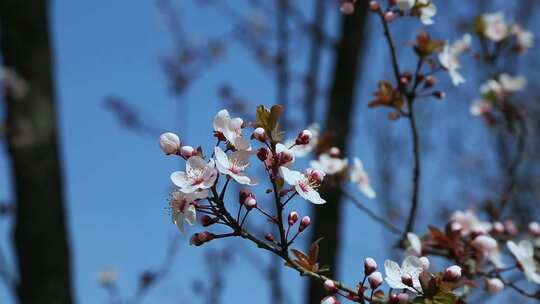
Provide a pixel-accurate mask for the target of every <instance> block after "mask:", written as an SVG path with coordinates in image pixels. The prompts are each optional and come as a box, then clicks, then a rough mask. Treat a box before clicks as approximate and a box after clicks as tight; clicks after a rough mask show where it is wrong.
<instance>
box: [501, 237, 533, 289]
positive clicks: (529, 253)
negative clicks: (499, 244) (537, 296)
mask: <svg viewBox="0 0 540 304" xmlns="http://www.w3.org/2000/svg"><path fill="white" fill-rule="evenodd" d="M506 246H507V247H508V250H510V252H511V253H512V255H513V256H514V258H515V259H516V261H517V263H518V265H519V267H520V268H521V269H522V270H523V274H524V275H525V278H526V279H527V280H529V281H531V282H534V283H536V284H540V274H538V272H537V270H538V268H537V265H536V261H535V260H534V247H533V245H532V243H531V242H530V241H527V240H523V241H521V242H519V243H518V244H516V243H514V242H513V241H508V242H507V243H506Z"/></svg>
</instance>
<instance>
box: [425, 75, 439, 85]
mask: <svg viewBox="0 0 540 304" xmlns="http://www.w3.org/2000/svg"><path fill="white" fill-rule="evenodd" d="M436 83H437V79H436V78H435V77H433V76H431V75H429V76H426V82H425V84H424V86H425V87H426V88H431V87H432V86H434V85H435V84H436Z"/></svg>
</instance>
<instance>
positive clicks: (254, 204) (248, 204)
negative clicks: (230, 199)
mask: <svg viewBox="0 0 540 304" xmlns="http://www.w3.org/2000/svg"><path fill="white" fill-rule="evenodd" d="M244 206H246V208H247V209H248V210H251V209H253V208H255V207H257V200H256V199H255V198H254V197H253V196H249V197H248V198H246V200H245V201H244Z"/></svg>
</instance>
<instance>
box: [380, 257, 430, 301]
mask: <svg viewBox="0 0 540 304" xmlns="http://www.w3.org/2000/svg"><path fill="white" fill-rule="evenodd" d="M384 271H385V274H386V277H385V278H384V279H385V281H386V283H387V284H388V285H389V286H390V287H391V288H394V289H408V290H410V291H412V292H415V293H416V292H422V285H421V284H420V279H419V276H420V273H422V271H423V268H422V262H421V261H420V259H419V258H417V257H415V256H412V255H411V256H408V257H406V258H405V259H404V260H403V263H402V264H401V267H399V264H398V263H396V262H394V261H391V260H386V261H385V262H384ZM404 277H407V278H408V279H410V280H411V281H412V283H411V284H409V282H404V281H406V280H404V279H403V278H404Z"/></svg>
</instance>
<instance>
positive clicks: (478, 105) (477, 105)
mask: <svg viewBox="0 0 540 304" xmlns="http://www.w3.org/2000/svg"><path fill="white" fill-rule="evenodd" d="M491 110H493V106H492V105H491V102H489V101H488V100H485V99H477V100H475V101H474V102H473V103H472V105H471V107H470V108H469V112H470V113H471V115H472V116H482V115H484V114H487V113H489V112H491Z"/></svg>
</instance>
